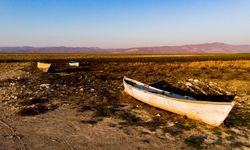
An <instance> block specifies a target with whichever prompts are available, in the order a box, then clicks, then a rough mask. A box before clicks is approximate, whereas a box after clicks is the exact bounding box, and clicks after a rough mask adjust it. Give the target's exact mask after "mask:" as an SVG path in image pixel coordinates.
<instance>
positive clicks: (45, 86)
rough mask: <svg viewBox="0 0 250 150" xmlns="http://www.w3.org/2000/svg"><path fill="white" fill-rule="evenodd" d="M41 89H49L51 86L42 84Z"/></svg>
mask: <svg viewBox="0 0 250 150" xmlns="http://www.w3.org/2000/svg"><path fill="white" fill-rule="evenodd" d="M40 87H41V88H46V89H49V87H50V84H41V85H40Z"/></svg>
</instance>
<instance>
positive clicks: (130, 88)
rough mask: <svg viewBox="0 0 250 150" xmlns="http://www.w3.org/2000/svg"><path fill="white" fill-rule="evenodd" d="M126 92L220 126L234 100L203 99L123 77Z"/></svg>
mask: <svg viewBox="0 0 250 150" xmlns="http://www.w3.org/2000/svg"><path fill="white" fill-rule="evenodd" d="M123 84H124V89H125V92H126V93H127V94H129V95H131V96H132V97H134V98H135V99H137V100H139V101H141V102H144V103H146V104H149V105H152V106H154V107H157V108H160V109H163V110H166V111H170V112H173V113H176V114H179V115H184V116H187V117H189V118H191V119H194V120H200V121H203V122H205V123H207V124H210V125H212V126H219V125H220V124H221V123H222V122H223V121H224V120H225V119H226V117H227V116H228V114H229V112H230V111H231V109H232V108H233V106H234V102H233V101H231V102H213V101H202V100H197V99H195V98H192V97H189V96H183V95H178V94H174V93H171V92H168V91H163V90H160V89H157V88H154V87H152V86H149V85H146V84H143V83H141V82H138V81H136V80H133V79H129V78H127V77H124V78H123Z"/></svg>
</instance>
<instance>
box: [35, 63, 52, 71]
mask: <svg viewBox="0 0 250 150" xmlns="http://www.w3.org/2000/svg"><path fill="white" fill-rule="evenodd" d="M50 66H51V63H41V62H37V68H38V69H40V70H41V71H43V72H48V71H49V68H50Z"/></svg>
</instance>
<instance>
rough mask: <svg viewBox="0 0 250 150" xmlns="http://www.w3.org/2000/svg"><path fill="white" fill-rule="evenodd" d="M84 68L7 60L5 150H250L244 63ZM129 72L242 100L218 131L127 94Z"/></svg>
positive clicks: (0, 97) (248, 79) (1, 81)
mask: <svg viewBox="0 0 250 150" xmlns="http://www.w3.org/2000/svg"><path fill="white" fill-rule="evenodd" d="M199 63H200V64H199ZM206 63H208V64H207V65H204V64H206ZM237 63H238V62H237ZM246 63H247V64H249V63H250V62H249V61H247V62H246ZM219 64H222V63H220V62H219ZM231 64H232V63H228V65H231ZM80 65H81V67H80V68H78V69H72V68H68V67H67V65H66V61H58V62H55V63H54V64H53V68H52V69H51V70H50V71H51V72H50V73H43V72H40V71H39V70H37V68H36V63H35V62H28V63H0V68H1V70H2V72H1V73H0V107H1V109H0V148H1V149H15V148H19V149H166V148H172V149H196V148H198V149H199V148H204V149H206V148H208V149H211V148H212V149H231V148H239V149H244V148H245V149H247V148H250V142H249V140H248V138H249V136H250V131H249V130H250V125H249V122H250V121H249V120H250V114H249V109H250V96H249V95H250V87H249V86H248V85H249V84H250V76H249V74H250V69H249V68H248V67H244V65H239V66H237V65H236V66H234V67H232V66H231V67H230V66H227V63H224V66H213V65H211V62H197V64H196V63H195V64H192V63H188V62H186V63H167V62H165V63H160V62H158V63H146V62H145V63H136V62H131V63H122V62H119V63H115V62H113V63H93V62H92V63H86V62H80ZM201 66H203V67H201ZM229 68H230V69H229ZM124 75H125V76H128V77H131V78H134V79H137V80H139V81H142V82H144V83H148V84H153V83H157V82H158V83H160V82H159V81H164V82H167V83H169V84H170V85H173V86H175V87H179V88H180V89H187V90H188V89H189V90H190V91H192V90H193V91H202V93H203V94H204V93H205V94H206V93H207V94H213V93H216V92H221V93H226V92H230V93H233V94H236V98H235V101H236V105H235V107H234V108H233V110H232V111H231V113H230V114H229V116H228V118H227V119H226V120H225V121H224V124H223V125H221V126H219V127H216V128H214V127H211V126H209V125H206V124H204V123H201V122H198V121H194V120H191V119H188V118H186V117H184V116H179V115H176V114H173V113H170V112H166V111H162V110H159V109H156V108H154V107H151V106H149V105H146V104H143V103H140V102H138V101H136V100H135V99H133V98H131V97H130V96H128V95H127V94H125V93H124V92H123V85H122V78H123V76H124ZM195 83H198V84H199V85H196V84H195ZM204 83H208V84H207V85H210V86H205V85H204ZM209 83H210V84H209ZM217 85H218V86H217ZM202 87H204V88H202ZM217 87H221V89H216V88H217ZM120 145H123V146H122V147H121V146H120Z"/></svg>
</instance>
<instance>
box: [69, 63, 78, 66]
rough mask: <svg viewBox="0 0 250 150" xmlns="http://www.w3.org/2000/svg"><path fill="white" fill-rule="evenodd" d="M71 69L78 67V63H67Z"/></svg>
mask: <svg viewBox="0 0 250 150" xmlns="http://www.w3.org/2000/svg"><path fill="white" fill-rule="evenodd" d="M69 66H71V67H79V62H74V63H69Z"/></svg>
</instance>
